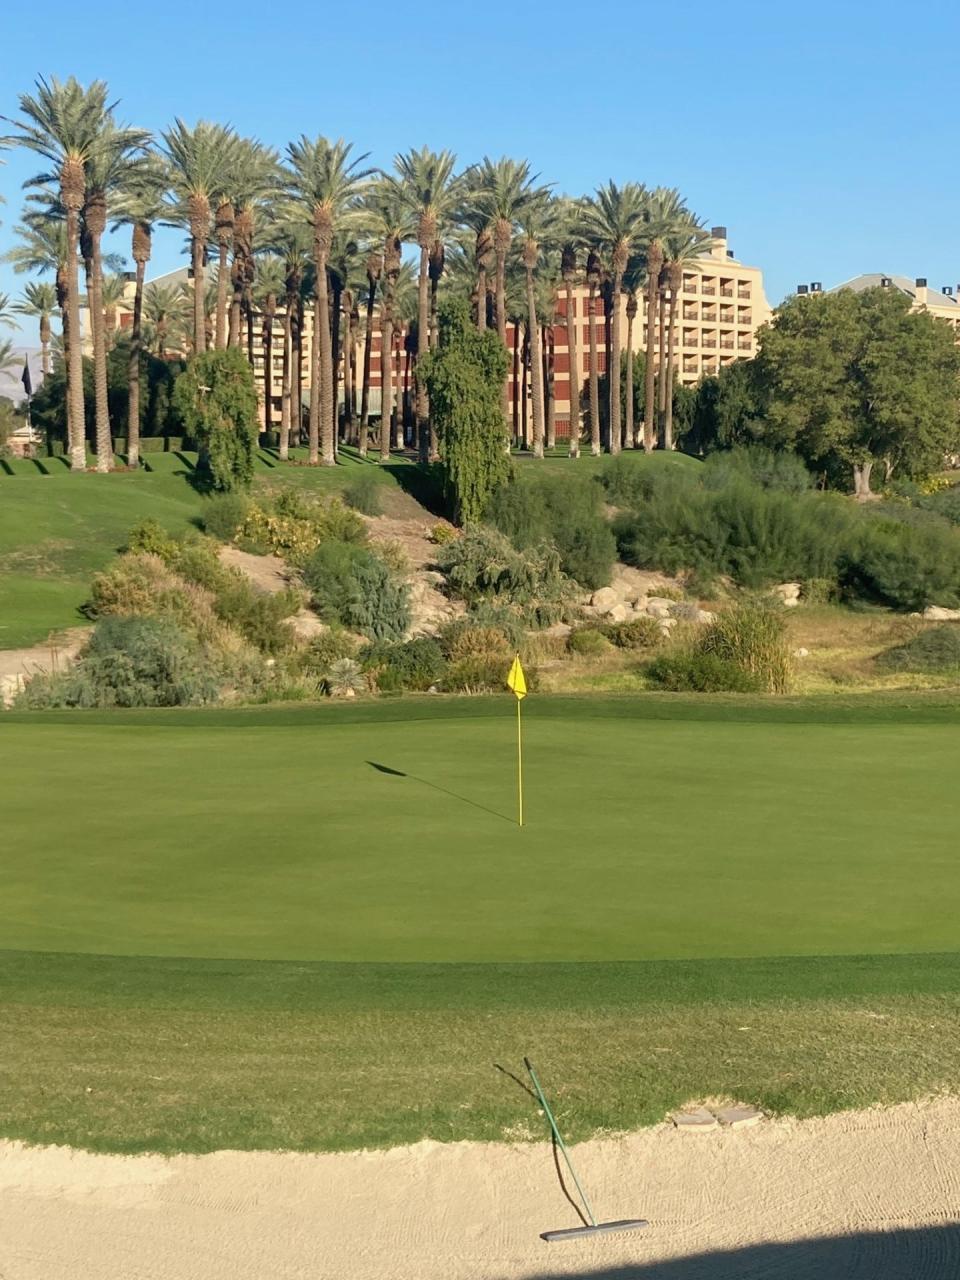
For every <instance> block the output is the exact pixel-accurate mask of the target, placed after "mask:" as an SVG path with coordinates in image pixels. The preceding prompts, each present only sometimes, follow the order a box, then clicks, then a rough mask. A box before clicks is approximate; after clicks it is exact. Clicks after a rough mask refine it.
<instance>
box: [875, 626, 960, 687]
mask: <svg viewBox="0 0 960 1280" xmlns="http://www.w3.org/2000/svg"><path fill="white" fill-rule="evenodd" d="M877 664H878V665H879V666H881V667H884V668H886V669H887V670H888V671H919V672H930V673H932V674H937V673H943V672H952V673H953V674H954V675H960V627H958V626H957V624H956V623H954V622H947V623H944V625H943V626H940V627H929V628H926V629H925V630H923V631H920V632H918V633H917V635H915V636H913V637H912V638H911V639H910V640H908V641H906V643H905V644H898V645H895V646H894V647H893V648H892V649H887V650H885V651H884V652H883V653H881V654H878V656H877Z"/></svg>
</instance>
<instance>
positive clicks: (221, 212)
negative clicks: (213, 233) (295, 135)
mask: <svg viewBox="0 0 960 1280" xmlns="http://www.w3.org/2000/svg"><path fill="white" fill-rule="evenodd" d="M279 182H280V167H279V156H278V155H277V152H276V151H272V150H270V149H269V148H267V147H264V146H263V145H262V143H260V142H258V141H256V140H255V139H252V138H234V139H233V141H232V143H231V146H230V150H229V155H228V157H227V160H226V162H225V165H224V185H225V187H226V191H225V192H224V193H222V194H221V197H220V202H219V204H218V206H217V211H216V219H218V220H219V222H218V232H217V235H218V240H217V247H218V253H219V268H218V275H217V305H216V316H217V322H216V325H217V331H216V340H217V344H218V345H223V344H222V343H221V336H222V331H223V327H224V316H223V308H224V304H225V300H226V290H227V274H226V272H227V266H226V253H225V249H224V239H223V227H224V216H225V210H227V211H229V214H230V215H231V218H230V238H231V240H232V244H233V266H232V269H231V272H230V278H231V280H232V282H233V302H232V305H231V307H230V324H229V334H228V337H227V340H226V345H228V346H231V347H233V346H238V345H239V343H240V325H241V317H243V318H245V320H246V325H247V346H248V353H249V352H250V351H252V348H253V325H252V314H251V313H252V305H253V295H252V288H253V282H254V279H255V276H256V263H255V258H254V251H255V248H256V247H257V240H258V236H257V231H258V226H257V213H258V211H259V210H261V209H262V208H263V207H264V206H265V205H266V204H267V203H268V202H271V201H272V200H273V198H274V197H275V196H276V194H277V191H278V188H279Z"/></svg>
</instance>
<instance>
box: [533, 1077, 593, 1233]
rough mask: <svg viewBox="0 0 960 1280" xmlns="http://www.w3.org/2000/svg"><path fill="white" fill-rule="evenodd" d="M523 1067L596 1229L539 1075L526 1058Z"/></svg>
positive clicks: (591, 1212) (588, 1204)
mask: <svg viewBox="0 0 960 1280" xmlns="http://www.w3.org/2000/svg"><path fill="white" fill-rule="evenodd" d="M523 1065H524V1066H525V1067H526V1068H527V1071H528V1072H529V1073H530V1079H531V1080H532V1081H533V1087H534V1089H536V1091H537V1097H538V1098H539V1099H540V1105H541V1106H542V1107H543V1110H544V1114H545V1115H546V1117H547V1120H548V1121H549V1122H550V1128H551V1130H552V1131H553V1136H554V1138H555V1139H556V1142H557V1146H558V1147H559V1148H560V1150H561V1151H562V1152H563V1158H564V1160H565V1161H566V1162H567V1168H568V1169H569V1170H570V1176H571V1178H573V1182H574V1186H575V1187H576V1188H577V1191H578V1193H579V1195H580V1199H581V1200H582V1201H583V1207H584V1208H585V1209H586V1211H587V1217H588V1218H589V1219H590V1225H591V1227H595V1226H596V1225H597V1220H596V1218H595V1217H594V1216H593V1210H592V1209H591V1208H590V1201H589V1200H588V1199H587V1197H586V1195H585V1194H584V1190H583V1187H581V1185H580V1179H579V1178H578V1177H577V1171H576V1169H574V1167H573V1164H572V1162H571V1160H570V1156H569V1155H568V1154H567V1148H566V1147H565V1146H564V1143H563V1138H562V1137H561V1136H560V1130H559V1129H558V1128H557V1122H556V1120H554V1118H553V1112H552V1111H551V1110H550V1103H549V1102H547V1099H546V1098H545V1097H544V1093H543V1090H542V1089H541V1088H540V1081H539V1080H538V1079H537V1073H536V1071H534V1069H533V1063H532V1062H531V1061H530V1059H529V1058H524V1060H523Z"/></svg>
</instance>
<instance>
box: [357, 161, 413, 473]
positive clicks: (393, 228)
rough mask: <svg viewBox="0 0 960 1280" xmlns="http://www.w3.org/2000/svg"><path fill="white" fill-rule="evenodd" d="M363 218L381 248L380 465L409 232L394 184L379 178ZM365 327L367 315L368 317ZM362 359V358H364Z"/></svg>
mask: <svg viewBox="0 0 960 1280" xmlns="http://www.w3.org/2000/svg"><path fill="white" fill-rule="evenodd" d="M363 216H364V219H365V222H366V225H367V227H368V229H369V232H370V235H371V236H372V237H373V241H374V244H379V245H381V246H382V254H381V261H382V264H383V266H382V274H381V281H380V461H381V462H389V461H390V442H391V431H390V428H391V424H392V421H393V405H394V398H393V380H394V374H393V368H394V366H393V354H394V353H393V345H394V342H393V339H394V326H395V320H396V304H397V289H398V284H399V281H400V276H401V268H402V266H403V259H402V257H401V254H402V250H403V241H404V240H405V239H406V238H407V237H408V235H409V234H410V231H411V225H410V217H409V213H408V210H407V206H406V203H405V201H404V199H403V196H402V193H401V191H400V188H399V185H398V183H397V182H396V181H395V180H394V179H392V178H388V177H383V178H381V179H380V180H379V181H378V182H375V183H373V184H372V186H371V187H370V189H369V191H368V192H367V194H366V196H365V198H364V201H363ZM368 324H369V313H368ZM364 359H366V357H364Z"/></svg>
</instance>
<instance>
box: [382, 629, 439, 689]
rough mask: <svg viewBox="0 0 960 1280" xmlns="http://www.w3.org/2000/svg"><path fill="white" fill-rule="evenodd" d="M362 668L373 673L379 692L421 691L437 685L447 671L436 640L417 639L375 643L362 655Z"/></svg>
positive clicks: (427, 637)
mask: <svg viewBox="0 0 960 1280" xmlns="http://www.w3.org/2000/svg"><path fill="white" fill-rule="evenodd" d="M361 661H362V663H363V666H364V669H365V670H368V671H373V672H375V674H376V680H377V687H378V688H379V689H380V692H381V693H398V692H400V691H401V690H413V691H415V692H423V690H425V689H429V688H430V686H431V685H435V684H437V683H438V682H439V681H440V679H441V678H442V676H443V674H444V672H445V671H446V669H447V663H446V659H445V658H444V655H443V650H442V649H441V648H440V645H439V644H438V643H437V641H436V640H433V639H431V638H430V637H429V636H420V637H418V638H417V639H415V640H408V641H407V642H406V643H405V644H392V645H387V644H375V645H371V646H370V648H369V649H367V650H366V651H365V652H364V653H362V654H361Z"/></svg>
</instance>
